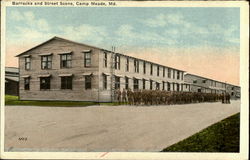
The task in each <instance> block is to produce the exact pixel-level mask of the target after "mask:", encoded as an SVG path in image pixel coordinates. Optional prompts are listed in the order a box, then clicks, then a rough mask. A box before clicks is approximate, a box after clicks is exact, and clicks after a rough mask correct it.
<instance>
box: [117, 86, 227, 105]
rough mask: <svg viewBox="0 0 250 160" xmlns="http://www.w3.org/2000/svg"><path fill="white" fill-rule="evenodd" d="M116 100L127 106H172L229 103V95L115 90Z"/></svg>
mask: <svg viewBox="0 0 250 160" xmlns="http://www.w3.org/2000/svg"><path fill="white" fill-rule="evenodd" d="M115 94H116V100H117V102H119V104H121V102H123V103H125V104H129V105H173V104H188V103H202V102H217V101H220V100H221V101H222V102H223V103H224V102H225V103H230V95H229V94H226V95H224V94H223V95H222V94H216V93H198V92H176V91H162V90H134V91H132V90H131V89H130V88H129V89H127V90H126V89H123V90H122V91H120V90H116V92H115Z"/></svg>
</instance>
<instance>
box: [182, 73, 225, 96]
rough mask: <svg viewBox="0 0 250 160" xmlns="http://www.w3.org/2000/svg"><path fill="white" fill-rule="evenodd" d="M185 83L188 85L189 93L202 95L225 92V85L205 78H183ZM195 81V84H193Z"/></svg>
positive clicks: (193, 76) (189, 75)
mask: <svg viewBox="0 0 250 160" xmlns="http://www.w3.org/2000/svg"><path fill="white" fill-rule="evenodd" d="M184 77H185V78H184V79H185V83H188V84H190V87H191V88H190V91H191V92H202V93H219V94H220V93H224V92H225V91H226V84H225V83H223V82H219V81H215V80H211V79H208V78H205V77H200V76H196V75H192V74H186V75H185V76H184ZM194 81H196V83H194Z"/></svg>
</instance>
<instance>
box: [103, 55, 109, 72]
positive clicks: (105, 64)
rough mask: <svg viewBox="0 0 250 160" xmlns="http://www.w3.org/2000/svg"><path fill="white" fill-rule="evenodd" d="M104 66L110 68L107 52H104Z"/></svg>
mask: <svg viewBox="0 0 250 160" xmlns="http://www.w3.org/2000/svg"><path fill="white" fill-rule="evenodd" d="M103 65H104V67H105V68H107V67H108V53H107V52H104V57H103Z"/></svg>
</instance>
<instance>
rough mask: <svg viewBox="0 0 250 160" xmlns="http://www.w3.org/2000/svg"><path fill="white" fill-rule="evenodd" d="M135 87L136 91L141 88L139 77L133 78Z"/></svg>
mask: <svg viewBox="0 0 250 160" xmlns="http://www.w3.org/2000/svg"><path fill="white" fill-rule="evenodd" d="M133 89H134V91H135V90H139V79H137V78H134V79H133Z"/></svg>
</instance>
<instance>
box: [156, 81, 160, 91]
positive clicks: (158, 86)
mask: <svg viewBox="0 0 250 160" xmlns="http://www.w3.org/2000/svg"><path fill="white" fill-rule="evenodd" d="M155 88H156V89H157V90H159V89H160V83H158V82H156V83H155Z"/></svg>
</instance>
